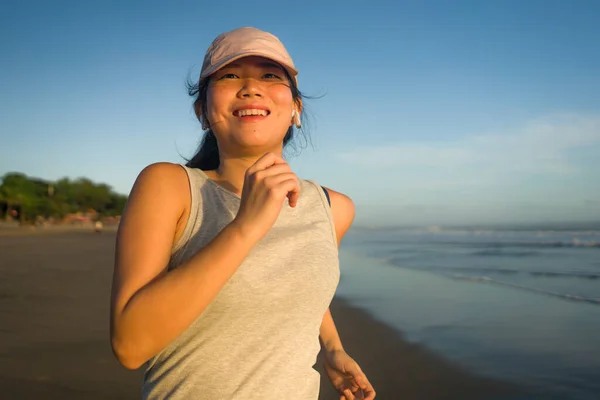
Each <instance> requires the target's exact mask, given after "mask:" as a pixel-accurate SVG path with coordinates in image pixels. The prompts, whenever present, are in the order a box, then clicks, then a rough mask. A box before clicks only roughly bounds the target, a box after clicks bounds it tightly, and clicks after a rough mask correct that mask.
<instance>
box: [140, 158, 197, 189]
mask: <svg viewBox="0 0 600 400" xmlns="http://www.w3.org/2000/svg"><path fill="white" fill-rule="evenodd" d="M148 185H150V186H163V185H167V186H175V187H181V188H187V186H188V179H187V174H186V173H185V171H184V169H183V168H182V167H181V166H180V165H178V164H173V163H169V162H157V163H154V164H150V165H148V166H147V167H145V168H144V169H143V170H142V171H141V172H140V173H139V175H138V177H137V179H136V182H135V185H134V189H136V187H139V186H148Z"/></svg>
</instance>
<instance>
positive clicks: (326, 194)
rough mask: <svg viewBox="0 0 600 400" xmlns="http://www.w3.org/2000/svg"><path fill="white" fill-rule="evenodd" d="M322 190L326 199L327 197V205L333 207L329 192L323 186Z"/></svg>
mask: <svg viewBox="0 0 600 400" xmlns="http://www.w3.org/2000/svg"><path fill="white" fill-rule="evenodd" d="M321 189H323V192H324V193H325V197H327V203H329V206H330V207H331V199H330V198H329V192H328V191H327V189H325V188H324V187H323V186H321Z"/></svg>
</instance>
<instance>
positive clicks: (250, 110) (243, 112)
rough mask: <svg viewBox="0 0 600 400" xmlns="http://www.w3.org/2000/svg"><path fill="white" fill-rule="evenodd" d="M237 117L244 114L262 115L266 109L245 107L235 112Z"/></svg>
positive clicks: (264, 114) (265, 113)
mask: <svg viewBox="0 0 600 400" xmlns="http://www.w3.org/2000/svg"><path fill="white" fill-rule="evenodd" d="M235 115H236V116H237V117H244V116H246V115H262V116H263V117H264V116H266V115H267V110H258V109H255V108H251V109H247V110H238V111H236V112H235Z"/></svg>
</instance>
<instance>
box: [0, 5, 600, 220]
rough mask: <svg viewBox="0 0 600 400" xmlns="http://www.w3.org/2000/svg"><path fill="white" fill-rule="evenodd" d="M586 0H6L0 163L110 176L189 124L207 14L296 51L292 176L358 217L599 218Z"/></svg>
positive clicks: (209, 27)
mask: <svg viewBox="0 0 600 400" xmlns="http://www.w3.org/2000/svg"><path fill="white" fill-rule="evenodd" d="M598 20H600V3H598V2H595V1H577V0H574V1H533V0H531V1H522V0H521V1H512V0H504V1H500V0H499V1H397V2H377V1H373V2H366V1H361V2H353V1H328V2H323V1H320V2H314V1H303V2H294V3H291V2H290V3H288V2H280V3H273V2H268V3H260V2H239V1H230V2H199V1H194V2H182V1H174V2H170V3H168V4H167V2H153V1H144V2H142V1H127V2H122V1H119V2H117V1H96V2H92V1H54V2H46V1H38V2H35V1H23V2H17V1H5V2H3V3H2V11H1V12H0V54H1V55H2V57H0V72H1V73H0V175H3V174H4V173H6V172H8V171H22V172H24V173H26V174H28V175H32V176H36V177H40V178H45V179H57V178H60V177H63V176H68V177H71V178H75V177H78V176H87V177H89V178H91V179H93V180H95V181H101V182H106V183H108V184H110V185H111V186H113V188H115V190H117V191H119V192H122V193H127V192H128V191H129V189H130V188H131V185H132V184H133V181H134V180H135V177H136V176H137V174H138V173H139V171H140V170H141V169H142V168H143V167H144V166H146V165H148V164H150V163H153V162H157V161H171V162H183V159H182V156H187V157H189V156H191V155H192V154H193V152H194V150H195V149H196V146H197V144H198V140H199V139H200V136H201V129H200V126H199V124H198V122H197V121H196V120H195V118H194V115H193V113H192V99H191V98H189V97H188V96H187V94H186V92H185V86H184V84H185V80H186V78H187V77H188V76H191V77H196V76H197V74H198V72H199V68H200V65H201V63H202V58H203V56H204V52H205V51H206V48H207V47H208V45H209V44H210V42H211V41H212V39H213V38H214V37H215V36H216V35H218V34H219V33H221V32H224V31H227V30H230V29H234V28H237V27H240V26H255V27H257V28H260V29H263V30H267V31H269V32H271V33H273V34H275V35H276V36H278V37H279V38H280V39H281V40H282V41H283V42H284V44H285V45H286V47H287V48H288V51H289V52H290V54H291V55H292V57H293V58H294V62H295V63H296V66H297V67H298V69H299V70H300V75H299V80H300V88H301V90H303V92H304V93H305V94H307V95H310V96H322V97H320V98H318V99H313V100H307V101H306V105H307V110H308V114H309V118H310V122H311V124H310V132H309V133H310V137H311V140H312V143H313V146H314V148H313V147H309V148H307V149H305V150H303V151H302V153H301V154H300V155H298V156H295V157H293V158H290V162H291V164H292V167H293V168H294V171H296V172H297V173H298V175H300V176H301V177H303V178H306V179H314V180H316V181H318V182H320V183H321V184H323V185H327V186H330V187H331V188H333V189H336V190H339V191H342V192H344V193H346V194H348V195H349V196H350V197H352V198H353V200H354V201H355V203H356V205H357V217H356V221H357V224H361V225H379V224H402V225H404V224H410V225H412V224H463V223H464V224H473V223H490V222H492V223H497V222H506V223H514V222H550V221H568V220H573V221H585V220H600V46H598V38H600V24H598V23H597V21H598Z"/></svg>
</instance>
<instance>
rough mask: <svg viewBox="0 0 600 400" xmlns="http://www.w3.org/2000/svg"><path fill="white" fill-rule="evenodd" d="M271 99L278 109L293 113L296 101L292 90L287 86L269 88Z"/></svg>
mask: <svg viewBox="0 0 600 400" xmlns="http://www.w3.org/2000/svg"><path fill="white" fill-rule="evenodd" d="M269 97H270V98H271V100H272V101H273V103H275V104H276V105H277V106H278V107H281V108H282V109H285V108H287V109H289V110H290V113H291V112H292V108H293V104H294V99H293V97H292V92H291V91H290V88H289V87H287V86H285V85H273V86H271V87H270V88H269Z"/></svg>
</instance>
